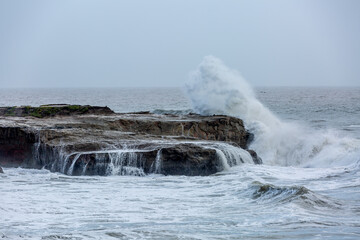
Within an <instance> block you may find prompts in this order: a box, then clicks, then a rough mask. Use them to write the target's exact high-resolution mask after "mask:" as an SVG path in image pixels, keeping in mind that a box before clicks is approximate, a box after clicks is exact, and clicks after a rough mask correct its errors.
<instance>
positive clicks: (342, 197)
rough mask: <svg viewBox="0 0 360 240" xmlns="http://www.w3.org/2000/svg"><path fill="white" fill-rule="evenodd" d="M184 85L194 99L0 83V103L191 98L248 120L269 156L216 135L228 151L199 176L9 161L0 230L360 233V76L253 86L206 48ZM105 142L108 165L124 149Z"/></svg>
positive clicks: (19, 235) (183, 104)
mask: <svg viewBox="0 0 360 240" xmlns="http://www.w3.org/2000/svg"><path fill="white" fill-rule="evenodd" d="M186 89H187V92H188V94H189V96H190V98H189V99H190V101H189V100H188V98H187V97H186V95H184V94H183V93H182V91H181V89H156V90H152V89H130V90H129V89H128V90H126V89H99V90H96V89H80V90H79V89H57V90H44V89H40V90H39V89H33V90H0V105H27V104H33V105H38V104H46V103H53V102H61V103H74V104H94V103H96V105H107V106H110V107H111V108H113V109H115V110H116V111H118V112H125V111H139V110H149V111H153V112H156V113H166V112H171V113H187V112H189V111H190V110H189V109H191V108H192V107H193V108H194V110H195V111H197V112H199V113H202V114H214V113H222V114H230V115H234V116H239V117H241V118H243V119H244V120H245V123H246V126H247V127H248V128H249V129H251V130H252V131H253V132H255V134H256V135H255V136H256V138H255V141H254V143H253V144H252V146H251V147H252V148H254V149H255V150H256V151H257V152H258V153H259V155H260V156H261V157H262V159H263V161H264V163H265V164H264V165H254V164H250V163H249V162H246V161H245V163H242V160H241V159H247V157H248V156H245V155H244V154H245V153H244V152H242V151H238V150H236V149H230V147H229V146H226V145H224V146H222V145H221V144H220V145H218V146H217V148H218V149H220V151H221V152H219V153H218V154H222V155H223V157H224V159H231V160H233V161H232V162H228V161H226V164H228V166H227V167H226V168H225V170H224V171H223V172H220V173H218V174H215V175H213V176H207V177H185V176H162V175H159V174H151V175H147V176H123V175H121V174H122V173H123V171H120V170H119V169H117V168H114V172H113V173H114V175H112V176H107V177H97V176H95V177H89V176H80V177H75V176H67V175H64V174H61V173H52V172H49V171H47V170H32V169H20V168H18V169H17V168H5V169H4V171H5V174H0V202H1V204H0V237H3V238H4V239H334V240H338V239H359V238H360V231H359V229H360V202H359V199H360V176H359V174H360V171H359V170H360V154H359V146H360V145H359V139H360V129H359V128H358V127H357V126H360V120H359V119H360V117H359V114H360V106H359V102H360V88H353V89H347V88H261V89H257V90H256V91H254V90H252V88H251V87H250V86H249V84H248V83H247V82H246V81H245V80H244V79H243V78H242V77H241V75H240V74H239V73H238V72H237V71H235V70H231V69H229V68H228V67H227V66H225V65H224V64H223V63H222V62H221V61H220V60H218V59H216V58H213V57H209V58H205V59H204V61H203V62H202V63H201V64H200V66H199V67H198V68H197V70H195V71H194V73H193V74H192V77H191V79H190V81H189V82H188V83H187V87H186ZM16 92H17V93H21V94H14V93H16ZM89 96H91V97H89ZM139 96H141V97H139ZM124 103H126V104H124ZM130 103H131V104H130ZM209 147H211V146H209ZM237 151H238V153H236V152H237ZM111 154H113V160H112V161H113V162H114V165H116V163H117V162H118V161H121V157H119V156H121V154H123V153H122V152H116V151H114V153H111ZM126 154H128V153H126ZM239 156H242V158H241V159H240V158H239ZM224 164H225V162H224ZM154 167H155V166H154ZM129 172H130V173H131V171H129ZM154 172H156V171H154ZM138 175H141V174H138Z"/></svg>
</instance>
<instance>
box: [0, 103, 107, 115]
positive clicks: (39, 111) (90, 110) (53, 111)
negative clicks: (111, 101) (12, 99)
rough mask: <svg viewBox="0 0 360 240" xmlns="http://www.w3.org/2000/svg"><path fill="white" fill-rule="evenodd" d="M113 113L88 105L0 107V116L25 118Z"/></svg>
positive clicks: (103, 108) (105, 108) (104, 108)
mask: <svg viewBox="0 0 360 240" xmlns="http://www.w3.org/2000/svg"><path fill="white" fill-rule="evenodd" d="M113 113H114V112H113V111H112V110H111V109H110V108H108V107H98V106H89V105H84V106H82V105H68V104H48V105H41V106H39V107H32V106H21V107H0V116H10V117H11V116H16V117H25V116H32V117H37V118H44V117H54V116H72V115H82V114H97V115H100V114H101V115H106V114H113Z"/></svg>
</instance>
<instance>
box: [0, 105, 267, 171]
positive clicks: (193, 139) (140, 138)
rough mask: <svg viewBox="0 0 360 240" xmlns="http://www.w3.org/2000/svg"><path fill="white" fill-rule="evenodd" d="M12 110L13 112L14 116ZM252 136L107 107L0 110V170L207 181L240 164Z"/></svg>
mask: <svg viewBox="0 0 360 240" xmlns="http://www.w3.org/2000/svg"><path fill="white" fill-rule="evenodd" d="M11 109H13V110H11ZM251 139H252V135H251V134H250V133H249V132H248V131H246V129H245V128H244V125H243V122H242V120H241V119H238V118H234V117H229V116H200V115H195V114H190V115H185V116H176V115H158V114H151V113H149V112H141V113H127V114H116V113H114V112H112V111H111V110H110V109H109V108H107V107H94V106H79V105H45V106H40V107H37V108H36V107H27V106H25V107H12V108H9V107H8V108H0V165H1V166H3V167H18V166H21V167H27V168H42V167H45V168H47V169H49V170H51V171H57V172H62V173H65V174H69V175H110V174H132V175H145V174H149V173H160V174H166V175H189V176H193V175H210V174H213V173H216V172H218V171H222V170H224V169H225V168H228V167H231V166H232V165H236V164H240V163H242V162H253V163H261V159H260V158H259V157H258V156H257V155H256V153H255V152H254V151H251V150H247V147H248V144H249V141H251Z"/></svg>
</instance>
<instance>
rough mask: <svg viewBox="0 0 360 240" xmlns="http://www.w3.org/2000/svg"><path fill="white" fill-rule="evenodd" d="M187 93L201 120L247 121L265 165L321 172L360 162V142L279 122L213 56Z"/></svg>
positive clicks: (201, 67) (192, 79)
mask: <svg viewBox="0 0 360 240" xmlns="http://www.w3.org/2000/svg"><path fill="white" fill-rule="evenodd" d="M186 92H187V94H188V96H189V98H190V100H191V103H192V105H193V109H194V110H195V111H196V112H197V113H199V114H202V115H210V114H227V115H231V116H235V117H239V118H242V119H243V120H244V122H245V125H246V127H247V128H248V129H249V130H250V131H251V132H252V133H254V135H255V138H254V141H253V142H252V144H251V146H250V148H252V149H254V150H255V151H256V152H257V153H258V154H259V155H260V157H261V158H263V160H264V163H265V164H270V165H283V166H292V165H297V166H308V167H321V166H333V165H335V166H336V165H348V164H350V163H352V162H354V161H358V160H359V156H360V141H359V140H357V139H352V138H347V137H342V136H340V134H339V133H337V132H335V131H331V130H327V131H319V130H314V129H309V128H307V127H305V126H300V125H298V124H295V123H289V122H284V121H282V120H280V119H279V118H278V117H276V116H275V115H274V114H273V113H272V112H271V111H270V110H269V109H267V108H266V107H265V106H264V105H263V104H262V103H261V102H260V101H259V100H257V99H256V97H255V94H254V92H253V90H252V89H251V87H250V86H249V85H248V83H247V82H246V81H245V80H244V78H243V77H242V76H241V75H240V74H239V73H238V72H237V71H235V70H232V69H230V68H228V67H227V66H225V65H224V64H223V63H222V61H221V60H219V59H217V58H215V57H213V56H207V57H205V58H204V60H203V62H202V63H201V64H200V65H199V67H198V69H197V70H195V71H194V72H192V74H191V75H190V78H189V82H188V83H187V84H186Z"/></svg>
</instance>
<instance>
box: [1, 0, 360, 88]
mask: <svg viewBox="0 0 360 240" xmlns="http://www.w3.org/2000/svg"><path fill="white" fill-rule="evenodd" d="M359 13H360V1H359V0H271V1H269V0H232V1H231V0H151V1H148V0H142V1H141V0H128V1H125V0H102V1H100V0H97V1H95V0H53V1H47V0H31V1H28V0H0V88H39V87H44V88H49V87H55V88H58V87H59V88H60V87H61V88H68V87H91V88H92V87H107V88H109V87H110V88H112V87H181V86H183V85H184V82H185V81H187V79H188V76H189V72H191V71H192V70H194V69H196V68H197V66H198V65H199V64H200V63H201V61H202V59H203V58H204V56H207V55H213V56H215V57H217V58H220V59H222V61H223V62H224V63H225V64H227V65H228V66H229V67H231V68H234V69H237V70H238V71H239V72H240V73H241V74H242V75H243V77H244V78H246V79H247V81H248V82H249V83H250V85H252V86H360V14H359Z"/></svg>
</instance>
